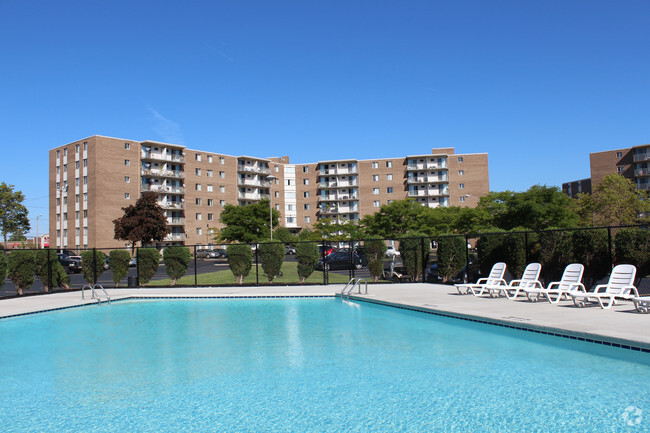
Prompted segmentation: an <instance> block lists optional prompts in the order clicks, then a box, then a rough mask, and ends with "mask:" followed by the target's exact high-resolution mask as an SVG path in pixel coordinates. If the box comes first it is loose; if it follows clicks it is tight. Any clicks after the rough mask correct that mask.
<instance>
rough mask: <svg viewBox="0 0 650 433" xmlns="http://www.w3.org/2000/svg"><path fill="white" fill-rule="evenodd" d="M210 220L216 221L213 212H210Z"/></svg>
mask: <svg viewBox="0 0 650 433" xmlns="http://www.w3.org/2000/svg"><path fill="white" fill-rule="evenodd" d="M208 221H214V214H213V213H209V214H208Z"/></svg>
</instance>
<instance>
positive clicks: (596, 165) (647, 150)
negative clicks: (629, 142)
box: [562, 144, 650, 197]
mask: <svg viewBox="0 0 650 433" xmlns="http://www.w3.org/2000/svg"><path fill="white" fill-rule="evenodd" d="M589 168H590V171H591V177H590V178H588V179H582V180H579V181H572V182H566V183H563V184H562V190H563V191H564V192H566V193H567V194H569V195H570V196H572V197H574V196H575V195H576V194H578V193H579V192H583V193H591V190H592V189H593V188H596V187H597V186H598V184H600V182H602V180H603V178H604V177H605V176H606V175H608V174H620V175H621V176H623V177H626V178H627V179H630V180H631V181H632V182H634V183H635V184H636V187H637V189H639V190H648V189H649V187H650V144H644V145H641V146H634V147H628V148H624V149H614V150H606V151H604V152H594V153H590V154H589Z"/></svg>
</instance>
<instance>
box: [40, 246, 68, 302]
mask: <svg viewBox="0 0 650 433" xmlns="http://www.w3.org/2000/svg"><path fill="white" fill-rule="evenodd" d="M34 264H35V266H36V276H37V277H38V279H39V280H41V282H42V283H43V287H44V288H45V291H46V292H49V291H50V281H51V283H52V287H63V288H64V289H66V290H67V289H69V288H70V276H69V275H68V274H67V273H66V272H65V269H63V266H62V265H61V263H59V258H58V256H57V254H56V251H54V250H50V249H44V250H38V251H36V253H35V254H34ZM50 275H51V279H50Z"/></svg>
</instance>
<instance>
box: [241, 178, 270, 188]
mask: <svg viewBox="0 0 650 433" xmlns="http://www.w3.org/2000/svg"><path fill="white" fill-rule="evenodd" d="M237 185H246V186H264V187H268V186H269V185H271V182H269V181H268V180H252V179H237Z"/></svg>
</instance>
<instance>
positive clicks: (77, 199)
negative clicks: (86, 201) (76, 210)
mask: <svg viewBox="0 0 650 433" xmlns="http://www.w3.org/2000/svg"><path fill="white" fill-rule="evenodd" d="M74 202H75V203H79V194H76V195H75V196H74Z"/></svg>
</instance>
